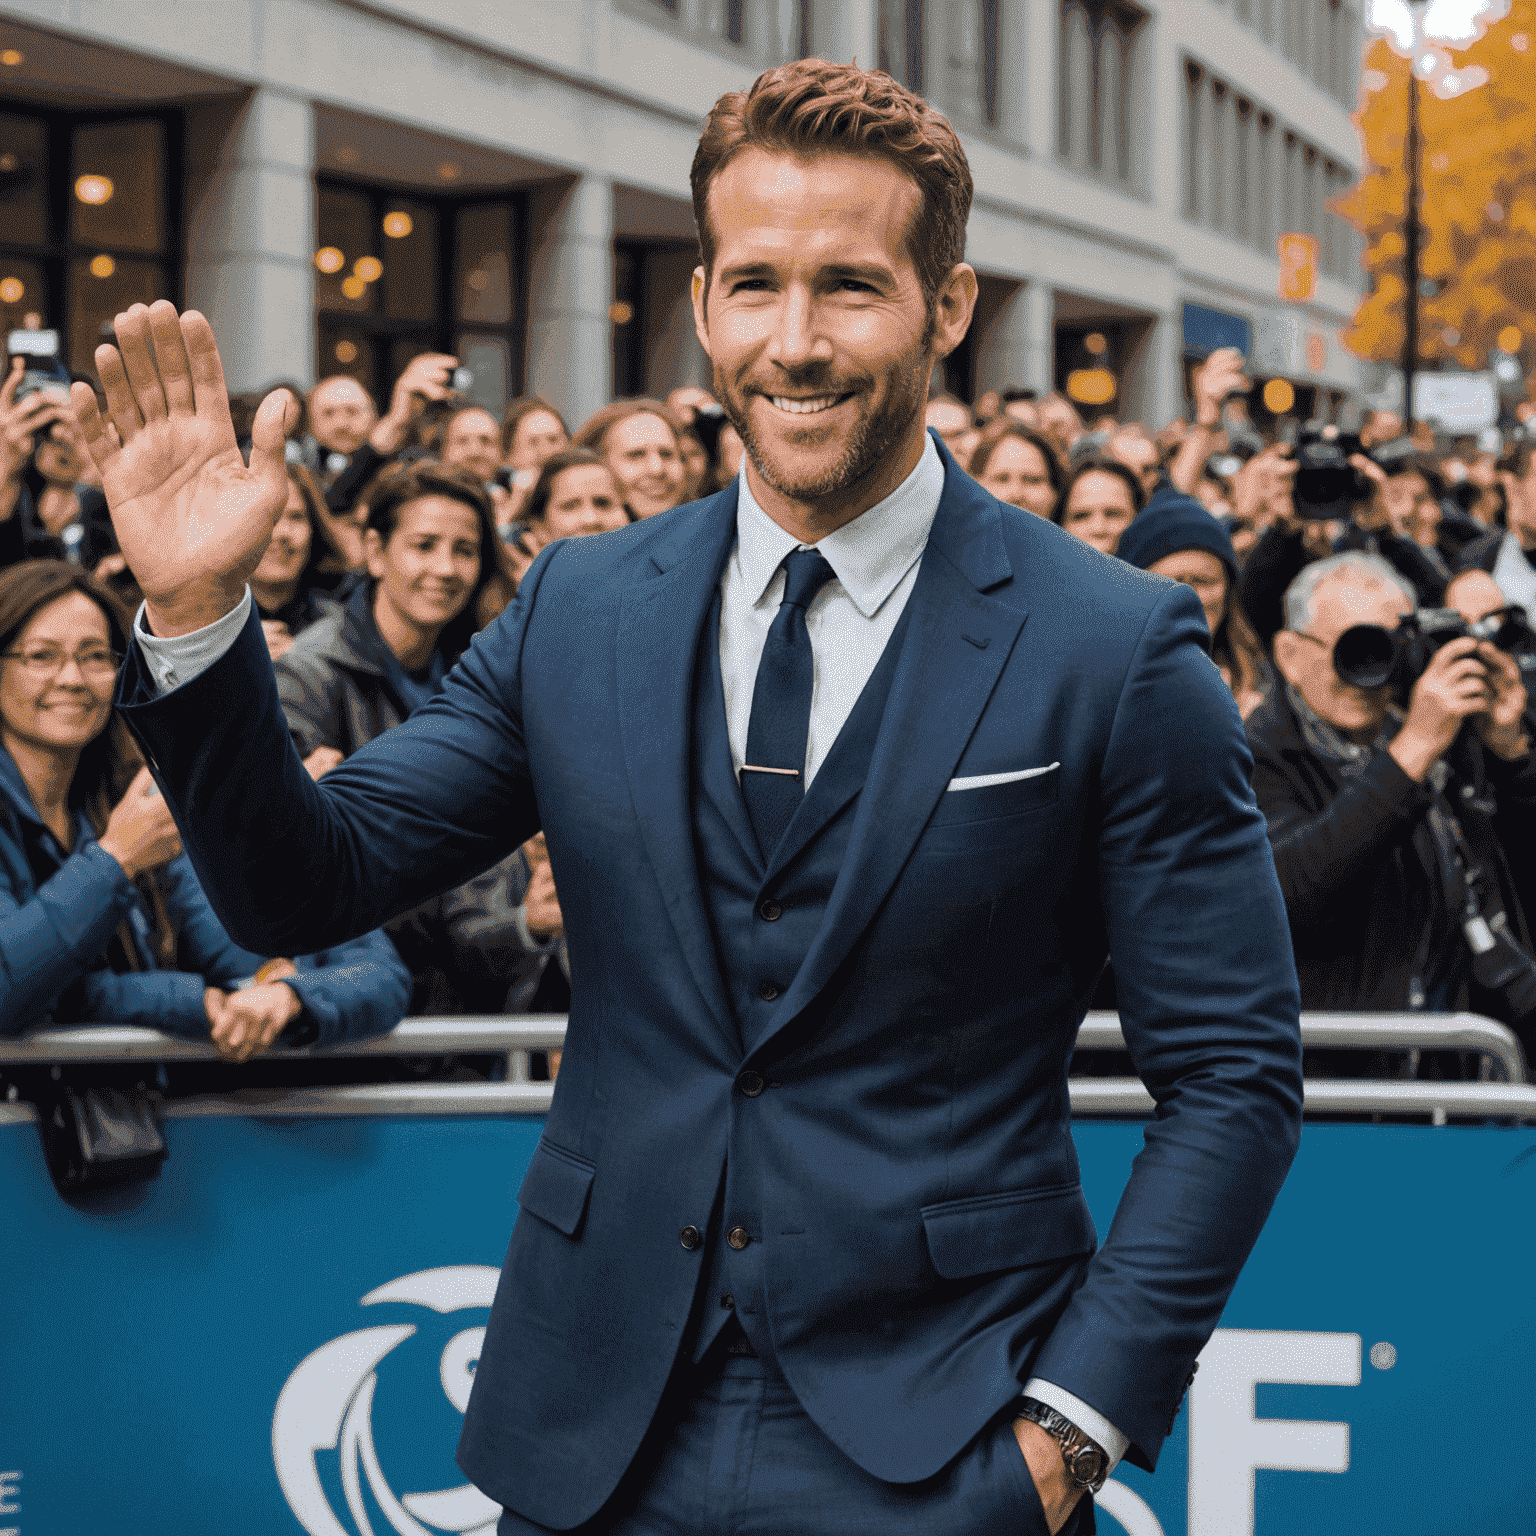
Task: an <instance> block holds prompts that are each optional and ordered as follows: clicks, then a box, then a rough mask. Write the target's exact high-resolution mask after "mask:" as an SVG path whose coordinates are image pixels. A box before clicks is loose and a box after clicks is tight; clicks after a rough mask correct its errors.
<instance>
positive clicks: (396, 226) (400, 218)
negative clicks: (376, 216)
mask: <svg viewBox="0 0 1536 1536" xmlns="http://www.w3.org/2000/svg"><path fill="white" fill-rule="evenodd" d="M415 227H416V226H415V224H414V222H413V221H412V219H411V216H410V214H408V213H407V212H405V210H404V209H403V208H396V209H395V210H394V211H393V212H392V213H386V214H385V215H384V233H385V234H386V235H388V236H389V238H390V239H391V240H404V239H405V237H406V236H407V235H408V234H410V232H411V231H412V230H413V229H414V228H415Z"/></svg>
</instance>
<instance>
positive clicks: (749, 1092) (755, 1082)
mask: <svg viewBox="0 0 1536 1536" xmlns="http://www.w3.org/2000/svg"><path fill="white" fill-rule="evenodd" d="M736 1086H737V1088H739V1089H740V1090H741V1092H742V1093H744V1094H745V1095H746V1096H747V1097H748V1098H749V1099H755V1098H756V1097H757V1096H758V1094H760V1093H761V1092H762V1091H763V1089H764V1088H766V1087H767V1086H768V1085H767V1084H766V1083H765V1082H764V1081H763V1079H762V1075H761V1074H760V1073H757V1072H743V1073H742V1074H741V1076H740V1077H738V1078H737V1079H736Z"/></svg>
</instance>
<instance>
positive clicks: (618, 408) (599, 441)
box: [571, 396, 683, 454]
mask: <svg viewBox="0 0 1536 1536" xmlns="http://www.w3.org/2000/svg"><path fill="white" fill-rule="evenodd" d="M631 416H659V417H660V418H661V419H662V420H663V421H664V422H665V423H666V424H667V430H668V431H670V432H671V434H672V437H673V440H674V441H675V440H676V438H677V421H676V419H675V418H674V417H673V415H672V412H671V411H669V410H668V409H667V408H666V406H664V405H663V404H662V403H661V401H660V400H647V399H645V398H644V397H643V396H642V397H640V398H637V399H634V400H615V401H614V402H613V403H612V404H611V405H605V406H603V408H602V409H601V410H598V411H594V412H593V413H592V414H591V416H589V417H588V418H587V420H586V422H585V423H584V424H583V426H582V429H581V431H580V432H578V433H577V434H576V441H575V442H574V443H572V444H571V446H572V447H573V448H587V449H590V450H591V451H592V452H593V453H598V454H601V453H606V452H607V447H606V445H607V442H608V434H609V433H610V432H612V431H613V429H614V428H615V427H616V426H618V424H619V423H620V422H621V421H628V420H629V418H630V417H631ZM677 451H678V453H682V451H683V449H682V444H681V443H679V444H678V448H677Z"/></svg>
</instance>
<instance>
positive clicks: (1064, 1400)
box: [1024, 1376, 1131, 1472]
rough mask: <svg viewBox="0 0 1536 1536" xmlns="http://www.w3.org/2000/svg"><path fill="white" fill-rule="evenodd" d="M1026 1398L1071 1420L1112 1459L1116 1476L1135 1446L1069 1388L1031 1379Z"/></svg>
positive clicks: (1035, 1378) (1026, 1385)
mask: <svg viewBox="0 0 1536 1536" xmlns="http://www.w3.org/2000/svg"><path fill="white" fill-rule="evenodd" d="M1024 1396H1025V1397H1033V1398H1035V1399H1037V1400H1038V1401H1039V1402H1042V1403H1044V1404H1045V1406H1046V1407H1047V1408H1054V1409H1055V1410H1056V1412H1057V1413H1059V1414H1061V1415H1062V1417H1063V1418H1067V1419H1071V1421H1072V1422H1073V1423H1074V1424H1075V1425H1077V1427H1078V1428H1079V1429H1080V1430H1082V1432H1083V1433H1084V1434H1085V1435H1087V1436H1088V1438H1089V1439H1090V1440H1092V1441H1093V1443H1094V1444H1095V1445H1097V1446H1100V1447H1101V1448H1102V1449H1103V1451H1104V1454H1105V1455H1106V1456H1108V1457H1109V1469H1108V1470H1109V1471H1111V1472H1113V1471H1114V1470H1115V1468H1116V1467H1117V1466H1118V1465H1119V1463H1120V1458H1121V1457H1122V1456H1124V1455H1125V1452H1126V1448H1127V1447H1128V1446H1129V1445H1130V1443H1131V1442H1130V1441H1129V1440H1128V1439H1127V1438H1126V1437H1125V1436H1124V1435H1122V1434H1121V1433H1120V1431H1119V1430H1118V1429H1116V1428H1115V1426H1114V1425H1113V1424H1111V1423H1110V1422H1109V1420H1108V1419H1106V1418H1105V1417H1104V1415H1103V1414H1102V1413H1100V1412H1098V1410H1097V1409H1094V1408H1090V1407H1089V1406H1088V1404H1087V1403H1085V1402H1084V1401H1083V1400H1082V1398H1080V1397H1074V1396H1073V1395H1072V1394H1071V1393H1070V1392H1068V1391H1067V1389H1066V1388H1065V1387H1058V1386H1057V1385H1056V1384H1055V1383H1054V1382H1050V1381H1041V1379H1040V1378H1039V1377H1038V1376H1031V1377H1030V1378H1029V1380H1028V1381H1026V1382H1025V1383H1024Z"/></svg>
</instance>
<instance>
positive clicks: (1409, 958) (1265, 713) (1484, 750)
mask: <svg viewBox="0 0 1536 1536" xmlns="http://www.w3.org/2000/svg"><path fill="white" fill-rule="evenodd" d="M1512 628H1513V626H1509V625H1506V624H1504V623H1503V622H1501V621H1500V620H1498V619H1494V620H1492V621H1490V622H1488V623H1486V624H1482V625H1471V626H1469V625H1468V624H1466V622H1465V621H1464V620H1463V619H1462V618H1461V616H1460V615H1459V614H1457V613H1455V612H1453V611H1445V610H1433V611H1430V612H1420V611H1417V610H1416V609H1415V607H1414V599H1413V596H1412V593H1411V592H1410V590H1409V589H1408V587H1407V585H1406V584H1405V583H1404V582H1403V580H1402V578H1401V577H1400V576H1399V575H1398V573H1397V572H1396V571H1395V570H1394V569H1393V568H1392V566H1390V565H1389V564H1387V562H1386V561H1384V560H1382V559H1381V558H1380V557H1379V556H1376V555H1368V554H1360V553H1355V552H1348V553H1345V554H1341V555H1335V556H1332V557H1330V558H1329V559H1326V560H1320V561H1318V562H1316V563H1315V564H1313V565H1310V566H1308V567H1307V569H1306V570H1304V571H1303V572H1302V574H1301V575H1300V576H1299V577H1298V578H1297V579H1296V580H1295V581H1294V582H1292V584H1291V586H1290V587H1289V588H1288V589H1287V591H1286V594H1285V628H1284V629H1282V630H1281V631H1280V633H1279V634H1277V635H1276V636H1275V644H1274V657H1275V665H1276V668H1277V669H1278V671H1279V673H1280V675H1281V678H1282V679H1283V685H1282V686H1280V687H1278V688H1277V689H1276V690H1275V691H1274V692H1273V694H1271V696H1270V697H1269V698H1268V699H1267V700H1266V701H1265V702H1264V703H1263V704H1262V705H1261V706H1260V707H1259V708H1258V709H1257V710H1255V711H1254V713H1253V714H1252V715H1251V716H1250V717H1249V719H1248V722H1247V731H1248V741H1249V745H1250V747H1251V748H1252V750H1253V755H1254V769H1253V787H1254V794H1255V796H1256V798H1257V800H1258V804H1259V807H1260V808H1261V809H1262V810H1263V812H1264V815H1265V817H1266V819H1267V821H1268V824H1269V836H1270V842H1271V845H1272V847H1273V849H1274V855H1275V867H1276V869H1277V871H1278V873H1279V876H1280V886H1281V890H1282V892H1283V893H1284V896H1285V904H1286V911H1287V914H1288V916H1289V918H1290V923H1291V934H1292V938H1293V941H1294V945H1295V953H1296V966H1297V971H1298V973H1299V975H1300V979H1301V995H1302V1006H1303V1007H1304V1008H1311V1009H1319V1010H1346V1011H1366V1012H1391V1011H1395V1010H1398V1009H1405V1008H1407V1009H1415V1010H1417V1009H1423V1010H1425V1011H1428V1012H1447V1011H1453V1010H1456V1009H1459V1008H1467V1007H1474V1008H1476V1009H1477V1010H1478V1011H1480V1012H1484V1013H1489V1014H1492V1015H1493V1016H1495V1017H1497V1018H1501V1019H1503V1020H1504V1021H1505V1022H1507V1023H1509V1024H1511V1025H1514V1026H1515V1027H1516V1028H1517V1029H1518V1030H1520V1031H1521V1032H1522V1034H1523V1035H1524V1036H1525V1038H1526V1040H1527V1044H1528V1045H1529V1042H1530V1023H1531V1022H1532V1020H1533V1018H1536V964H1533V963H1532V962H1531V961H1530V960H1529V959H1528V958H1527V951H1528V947H1529V941H1528V938H1527V935H1526V929H1525V922H1524V919H1523V917H1522V915H1521V910H1520V904H1519V901H1518V898H1517V896H1516V894H1515V891H1514V888H1513V885H1512V882H1511V880H1510V875H1509V869H1508V865H1507V863H1506V860H1505V857H1504V852H1503V848H1502V846H1501V832H1502V831H1504V830H1505V828H1506V826H1507V812H1508V811H1509V810H1511V809H1513V808H1515V807H1517V806H1521V805H1536V764H1533V762H1532V759H1531V756H1530V746H1531V743H1530V738H1529V737H1528V736H1527V735H1526V734H1525V731H1524V718H1523V717H1524V712H1525V708H1526V692H1525V688H1524V686H1523V685H1522V683H1521V681H1520V668H1519V666H1518V665H1517V663H1516V660H1515V658H1514V657H1513V656H1512V655H1510V654H1509V652H1508V650H1506V649H1502V648H1501V646H1509V645H1519V644H1524V643H1527V640H1528V635H1529V632H1528V631H1526V630H1524V628H1523V626H1520V634H1517V635H1512V634H1511V633H1510V631H1511V629H1512ZM1521 635H1524V636H1526V637H1527V639H1526V640H1523V639H1521Z"/></svg>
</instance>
